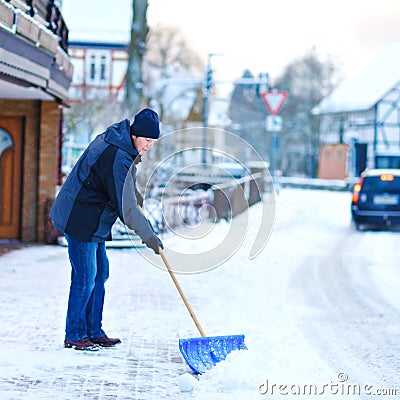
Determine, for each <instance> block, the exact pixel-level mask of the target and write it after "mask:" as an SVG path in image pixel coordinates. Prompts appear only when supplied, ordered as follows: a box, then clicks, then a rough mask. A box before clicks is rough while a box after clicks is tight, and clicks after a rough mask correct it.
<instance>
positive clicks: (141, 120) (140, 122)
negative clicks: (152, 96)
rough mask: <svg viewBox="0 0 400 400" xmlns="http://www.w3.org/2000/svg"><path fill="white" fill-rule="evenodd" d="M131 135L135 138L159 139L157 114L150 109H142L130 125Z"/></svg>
mask: <svg viewBox="0 0 400 400" xmlns="http://www.w3.org/2000/svg"><path fill="white" fill-rule="evenodd" d="M131 133H132V135H135V136H141V137H146V138H150V139H158V138H159V137H160V121H159V119H158V114H157V113H156V112H155V111H153V110H150V108H144V109H143V110H142V111H140V112H139V113H137V114H136V115H135V118H134V120H133V123H132V125H131Z"/></svg>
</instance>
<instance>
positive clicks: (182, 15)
mask: <svg viewBox="0 0 400 400" xmlns="http://www.w3.org/2000/svg"><path fill="white" fill-rule="evenodd" d="M131 3H132V0H112V1H109V0H84V1H83V0H63V15H64V18H65V20H66V22H67V25H68V26H69V28H70V33H71V37H72V38H73V39H76V38H79V37H80V36H83V35H85V34H87V33H88V32H92V33H96V36H98V37H99V38H101V36H102V35H105V36H107V37H110V36H112V35H113V36H115V38H120V37H121V34H124V33H125V37H128V32H129V28H130V18H131V8H132V5H131ZM399 21H400V0H379V1H377V0H335V1H323V0H302V1H300V0H275V1H270V0H245V1H239V0H238V1H232V0H149V8H148V22H149V25H150V26H154V25H156V24H158V23H162V24H164V25H169V26H174V27H178V28H180V29H181V31H182V33H183V34H184V37H185V38H186V40H187V42H188V43H189V44H190V46H191V47H192V48H193V49H194V50H196V51H197V52H198V53H199V54H200V55H201V56H202V57H203V58H204V60H205V59H206V57H207V54H208V53H222V54H223V56H219V57H214V58H213V63H214V67H215V68H216V73H217V74H218V75H219V77H221V79H222V78H223V77H224V78H229V79H231V78H237V77H239V76H241V74H242V72H243V70H244V69H245V68H248V69H250V70H251V72H252V73H253V74H254V75H257V74H258V73H260V72H268V73H269V74H270V75H271V78H272V79H273V78H274V77H277V76H278V75H279V74H280V73H281V72H282V70H283V68H284V67H285V66H286V65H287V64H288V63H289V62H291V61H293V60H294V59H296V58H297V57H301V56H303V55H304V54H305V53H306V52H307V51H308V50H309V49H311V48H312V47H315V48H316V49H317V52H318V53H319V54H320V56H321V58H322V59H324V58H325V57H326V56H328V55H329V56H330V57H332V58H333V59H334V60H335V62H336V64H337V65H338V66H339V67H340V68H341V69H342V70H343V73H344V75H345V77H351V76H354V75H355V74H357V72H358V71H360V70H361V69H362V68H363V67H364V66H365V65H366V64H368V63H369V62H371V61H372V60H373V59H374V58H375V57H376V56H378V55H379V53H380V52H381V51H382V50H383V49H384V48H385V47H386V46H388V45H389V44H391V43H394V42H400V23H399Z"/></svg>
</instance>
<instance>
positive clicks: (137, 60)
mask: <svg viewBox="0 0 400 400" xmlns="http://www.w3.org/2000/svg"><path fill="white" fill-rule="evenodd" d="M147 7H148V1H147V0H132V10H133V13H132V25H131V41H130V45H129V59H128V70H127V74H126V103H127V106H128V108H129V109H131V110H132V111H133V112H135V111H138V110H139V108H140V107H141V103H142V93H143V79H142V60H143V56H144V54H145V52H146V39H147V34H148V32H149V27H148V25H147Z"/></svg>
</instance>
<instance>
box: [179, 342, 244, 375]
mask: <svg viewBox="0 0 400 400" xmlns="http://www.w3.org/2000/svg"><path fill="white" fill-rule="evenodd" d="M179 350H180V352H181V353H182V356H183V358H184V359H185V361H186V362H187V364H188V365H189V367H190V368H191V369H192V370H193V371H194V372H195V373H196V374H204V372H206V371H207V370H209V369H211V368H212V367H213V366H214V365H215V364H217V363H218V362H220V361H223V360H225V358H226V356H227V355H228V354H229V353H231V352H232V351H233V350H247V347H246V345H245V344H244V335H231V336H210V337H207V336H206V337H201V338H189V339H179Z"/></svg>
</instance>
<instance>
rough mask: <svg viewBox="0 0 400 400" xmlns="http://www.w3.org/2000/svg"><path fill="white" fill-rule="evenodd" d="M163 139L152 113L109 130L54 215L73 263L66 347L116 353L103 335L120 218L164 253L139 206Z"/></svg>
mask: <svg viewBox="0 0 400 400" xmlns="http://www.w3.org/2000/svg"><path fill="white" fill-rule="evenodd" d="M159 136H160V127H159V119H158V115H157V113H156V112H155V111H153V110H150V109H148V108H146V109H144V110H142V111H140V112H139V113H138V114H137V115H135V117H134V121H133V123H132V125H131V124H130V121H129V120H127V119H126V120H123V121H121V122H118V123H115V124H114V125H111V126H110V127H108V128H107V130H106V131H105V132H104V133H102V134H101V135H99V136H97V137H96V139H95V140H93V142H92V143H90V144H89V146H88V147H87V149H86V150H85V152H84V153H83V154H82V156H81V157H80V158H79V160H78V161H77V163H76V165H75V166H74V168H73V169H72V171H71V173H70V174H69V176H68V178H67V180H66V181H65V183H64V185H63V186H62V188H61V190H60V193H59V194H58V196H57V198H56V201H55V203H54V205H53V207H52V210H51V218H52V220H53V224H54V226H55V227H56V228H58V229H59V230H60V231H61V232H63V233H64V234H65V237H66V240H67V242H68V255H69V260H70V263H71V267H72V271H71V286H70V292H69V300H68V311H67V318H66V329H65V341H64V346H65V347H67V348H74V349H76V350H98V349H99V347H113V346H115V345H116V344H118V343H120V342H121V340H120V339H113V338H109V337H108V336H107V335H106V334H105V332H104V331H103V329H102V314H103V304H104V294H105V290H104V283H105V281H106V280H107V279H108V275H109V264H108V258H107V254H106V247H105V241H107V240H111V239H112V238H111V228H112V226H113V224H114V223H115V221H116V219H117V218H118V217H119V218H120V219H121V220H122V221H123V222H124V223H125V224H126V225H127V226H128V227H129V228H130V229H132V230H134V231H135V232H136V233H137V234H138V235H139V236H140V238H141V239H142V241H143V243H145V244H146V245H147V247H149V248H151V249H153V250H154V252H155V253H157V254H158V253H159V250H158V249H159V246H160V247H161V248H163V245H162V242H161V241H160V239H159V238H158V237H157V236H156V235H155V234H154V232H153V229H152V226H151V224H150V222H149V221H148V220H147V219H146V218H145V216H144V215H143V213H142V212H141V210H140V209H139V207H138V205H140V206H142V204H143V198H142V196H141V195H140V194H139V192H138V191H137V190H136V185H135V181H136V179H135V178H136V167H135V165H136V164H137V163H138V162H139V161H140V157H141V155H142V154H144V153H146V152H147V151H148V150H150V149H151V148H152V146H153V144H154V143H155V142H156V141H157V139H158V138H159Z"/></svg>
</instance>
